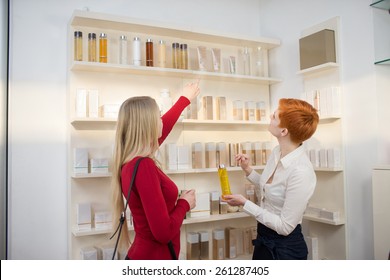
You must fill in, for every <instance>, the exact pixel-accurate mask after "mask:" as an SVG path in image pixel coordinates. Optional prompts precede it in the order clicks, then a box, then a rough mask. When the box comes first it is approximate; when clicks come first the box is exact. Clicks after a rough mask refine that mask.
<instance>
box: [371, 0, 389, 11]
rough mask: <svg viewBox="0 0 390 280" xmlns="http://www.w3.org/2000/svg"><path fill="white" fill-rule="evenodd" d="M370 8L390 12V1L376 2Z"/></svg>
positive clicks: (381, 0)
mask: <svg viewBox="0 0 390 280" xmlns="http://www.w3.org/2000/svg"><path fill="white" fill-rule="evenodd" d="M370 6H371V7H373V8H378V9H382V10H387V11H390V0H380V1H375V2H374V3H372V4H371V5H370Z"/></svg>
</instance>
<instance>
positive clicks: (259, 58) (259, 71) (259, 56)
mask: <svg viewBox="0 0 390 280" xmlns="http://www.w3.org/2000/svg"><path fill="white" fill-rule="evenodd" d="M256 76H259V77H262V76H264V71H263V50H262V48H261V47H257V48H256Z"/></svg>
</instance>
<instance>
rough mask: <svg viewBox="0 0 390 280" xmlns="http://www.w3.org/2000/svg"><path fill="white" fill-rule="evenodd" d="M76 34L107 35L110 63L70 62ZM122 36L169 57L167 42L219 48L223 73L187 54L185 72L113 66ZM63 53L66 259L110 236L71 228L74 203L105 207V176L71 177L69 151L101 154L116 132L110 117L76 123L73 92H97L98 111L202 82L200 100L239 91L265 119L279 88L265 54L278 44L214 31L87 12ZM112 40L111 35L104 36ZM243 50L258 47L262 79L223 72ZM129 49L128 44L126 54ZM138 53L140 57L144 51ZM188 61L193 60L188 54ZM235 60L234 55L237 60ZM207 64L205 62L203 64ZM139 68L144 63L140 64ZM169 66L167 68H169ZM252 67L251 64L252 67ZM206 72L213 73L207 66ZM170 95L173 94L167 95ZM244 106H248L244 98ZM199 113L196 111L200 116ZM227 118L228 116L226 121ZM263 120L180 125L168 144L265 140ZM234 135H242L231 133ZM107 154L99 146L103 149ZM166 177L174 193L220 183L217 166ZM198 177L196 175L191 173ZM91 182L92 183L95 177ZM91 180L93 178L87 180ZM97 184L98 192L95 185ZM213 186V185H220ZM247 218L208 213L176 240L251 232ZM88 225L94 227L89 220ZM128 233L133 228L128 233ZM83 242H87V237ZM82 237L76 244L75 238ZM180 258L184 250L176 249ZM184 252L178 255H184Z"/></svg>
mask: <svg viewBox="0 0 390 280" xmlns="http://www.w3.org/2000/svg"><path fill="white" fill-rule="evenodd" d="M76 30H80V31H82V32H84V34H88V33H89V32H94V33H102V32H104V33H107V34H108V35H109V36H108V37H109V44H110V45H109V60H108V63H99V62H87V61H86V56H85V55H84V61H73V60H72V58H73V44H74V41H73V40H74V38H73V34H74V31H76ZM122 34H124V35H126V36H128V37H129V38H130V37H133V36H137V37H140V38H141V40H142V42H144V40H145V39H146V38H153V39H155V40H157V38H158V40H165V41H166V42H167V46H168V47H167V56H168V54H169V53H170V51H171V49H170V47H169V45H168V44H170V43H171V42H181V43H188V44H189V46H190V48H196V46H201V45H204V46H206V47H207V48H212V47H217V48H220V49H221V54H222V55H221V72H218V73H217V72H211V71H198V70H194V69H195V68H196V69H197V67H191V66H193V65H194V61H195V60H196V55H195V52H191V51H190V52H189V54H190V57H189V66H190V67H191V69H190V70H182V69H173V68H160V67H146V66H134V65H130V64H126V65H123V64H118V63H117V62H118V61H117V60H116V58H117V57H118V56H117V55H118V45H117V43H118V41H117V38H118V37H116V36H119V35H122ZM68 35H69V37H68V40H69V43H68V50H69V54H68V57H69V61H68V67H67V73H68V89H69V97H68V110H69V112H70V114H69V121H68V125H69V139H70V141H69V145H68V147H69V149H68V150H69V154H68V158H69V168H68V170H69V172H70V173H69V177H70V180H68V181H69V188H68V189H69V203H68V209H69V221H68V227H69V229H70V230H69V233H70V234H69V250H68V251H69V258H71V259H77V258H79V251H80V249H81V248H82V247H84V246H89V245H90V244H96V245H97V244H99V243H103V242H107V240H106V239H107V238H106V237H107V236H106V235H107V234H110V233H111V231H112V230H111V228H106V229H95V228H92V229H91V230H78V227H77V226H76V225H77V211H76V210H77V204H78V203H80V202H91V207H92V211H94V210H95V206H96V207H104V208H105V207H106V206H108V205H109V204H110V201H109V197H110V196H109V195H108V191H109V188H107V187H106V183H107V182H106V180H107V179H105V178H109V177H111V174H86V175H75V174H72V166H73V153H72V151H73V148H75V147H86V148H91V155H89V156H91V157H92V156H94V155H93V153H95V154H99V153H105V150H104V151H103V152H101V151H100V150H99V151H95V150H98V149H101V147H106V146H107V147H111V145H112V142H113V141H114V133H113V131H114V130H115V129H116V125H117V120H116V119H114V118H110V119H108V118H77V117H76V114H75V113H76V112H75V108H76V93H77V89H78V88H87V89H88V88H89V89H92V88H93V89H98V91H99V105H103V104H119V103H121V102H123V100H126V99H127V98H129V97H131V96H135V95H136V94H137V93H138V92H139V90H140V89H145V94H146V95H150V96H152V97H153V98H155V99H156V100H157V99H158V98H156V96H155V95H154V93H157V94H158V92H159V91H160V90H161V88H171V89H172V88H175V87H177V86H182V85H183V84H184V83H185V82H186V81H187V80H195V79H199V80H200V81H201V82H202V92H203V94H204V95H211V96H213V97H216V96H219V95H224V96H226V98H227V101H228V102H230V101H231V100H239V99H240V100H241V98H242V94H243V92H245V96H246V98H248V99H249V98H250V99H249V100H251V101H264V102H266V104H268V107H267V108H266V110H267V113H269V112H268V111H269V104H270V86H271V85H274V84H276V83H279V82H281V80H280V79H278V78H274V77H268V73H269V71H268V64H269V63H268V54H269V52H268V51H269V50H270V49H273V48H275V47H278V46H279V45H280V40H278V39H270V38H249V37H245V36H241V35H237V36H236V35H232V34H221V33H213V32H210V31H209V30H206V31H202V30H200V29H196V28H193V27H191V26H183V25H181V26H179V27H178V26H173V25H171V24H167V23H161V22H151V21H144V20H140V19H132V18H127V17H121V16H115V15H107V14H101V13H95V12H89V11H75V12H74V13H73V15H72V17H71V19H70V22H69V26H68ZM110 36H111V37H110ZM85 43H86V38H85V37H84V45H83V47H84V51H85V53H84V54H86V53H87V52H88V51H87V48H86V47H87V44H85ZM243 47H248V48H251V49H255V48H257V47H261V48H262V50H264V52H263V54H262V55H263V61H262V62H263V65H264V68H263V72H264V76H262V77H259V76H249V75H241V74H240V73H241V72H243V71H240V65H239V63H238V61H237V66H238V68H237V72H238V73H239V74H230V72H229V73H228V69H227V68H226V65H227V64H226V63H225V62H224V61H225V60H226V57H228V56H231V55H237V52H239V51H240V50H241V49H242V48H243ZM130 48H131V46H129V50H130ZM143 54H144V52H143ZM191 55H192V56H191ZM237 59H238V60H239V57H237ZM209 62H210V61H209ZM143 63H144V61H143ZM167 66H170V65H169V63H168V64H167ZM252 66H253V65H252ZM208 69H211V67H208ZM172 97H174V96H172ZM244 101H246V100H244ZM227 109H229V110H231V109H230V103H228V104H227ZM199 115H200V112H199ZM227 116H228V117H229V116H232V111H230V112H227ZM231 118H232V117H231ZM268 126H269V123H268V120H267V121H266V122H264V121H234V120H189V119H184V120H179V121H178V122H177V123H176V124H175V126H174V129H173V130H172V132H171V133H170V135H169V136H168V138H167V140H166V141H169V142H172V143H180V144H181V145H190V144H191V143H192V142H193V141H198V142H208V141H212V142H217V141H220V142H226V141H227V139H229V141H234V143H242V142H244V141H251V140H253V141H254V139H256V141H269V135H268V133H267V128H268ZM237 131H240V132H242V133H237ZM104 149H105V148H104ZM254 168H255V169H258V170H262V169H263V168H264V166H255V167H254ZM228 170H230V171H239V172H232V174H231V177H230V179H231V181H232V182H234V184H235V185H237V186H239V187H237V191H238V192H240V193H244V192H245V187H244V186H245V182H246V181H245V178H244V176H242V175H243V174H242V170H241V168H240V167H229V168H228ZM165 172H166V173H167V174H168V175H172V176H171V177H172V180H173V181H174V182H175V184H176V185H177V186H178V187H179V188H183V187H185V185H187V183H188V184H191V185H194V186H197V191H199V192H210V191H212V190H214V189H215V188H216V186H218V185H219V180H218V177H217V176H214V174H212V173H217V168H210V169H194V170H192V169H191V170H168V171H165ZM193 174H199V175H195V176H194V175H193ZM93 178H96V179H93ZM88 179H91V180H88ZM94 186H96V188H95V187H94ZM218 188H219V187H218ZM247 217H250V216H249V215H247V214H246V213H244V212H238V213H229V214H220V215H211V216H209V217H202V218H188V219H185V220H184V222H183V226H182V229H181V231H182V237H181V239H182V240H181V242H182V244H185V242H186V240H185V236H186V234H185V233H186V231H188V230H193V229H195V228H196V230H199V231H200V230H207V231H209V232H211V230H212V229H213V228H214V227H215V226H218V227H221V228H224V227H227V226H229V225H230V222H229V221H230V220H231V219H236V220H235V224H236V225H237V226H241V227H243V228H244V227H247V226H248V225H251V226H253V225H254V223H255V221H254V220H252V219H247ZM92 224H93V222H92ZM130 230H132V228H131V227H130ZM88 236H89V237H88ZM79 237H82V238H79ZM182 250H183V251H184V253H185V250H186V249H185V246H183V247H182ZM182 253H183V252H182Z"/></svg>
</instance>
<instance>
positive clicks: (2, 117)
mask: <svg viewBox="0 0 390 280" xmlns="http://www.w3.org/2000/svg"><path fill="white" fill-rule="evenodd" d="M0 15H1V16H0V18H1V21H0V38H1V39H0V42H1V45H0V259H1V260H5V259H6V257H7V256H6V255H7V253H6V251H7V249H6V248H7V243H6V242H7V240H6V229H7V227H6V220H7V199H6V197H7V87H8V86H7V84H8V74H7V72H8V69H7V68H8V63H7V57H8V39H7V37H8V1H1V3H0Z"/></svg>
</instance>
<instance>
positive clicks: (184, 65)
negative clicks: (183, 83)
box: [180, 44, 188, 69]
mask: <svg viewBox="0 0 390 280" xmlns="http://www.w3.org/2000/svg"><path fill="white" fill-rule="evenodd" d="M180 57H181V61H180V62H181V64H180V69H188V50H187V44H180Z"/></svg>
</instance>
